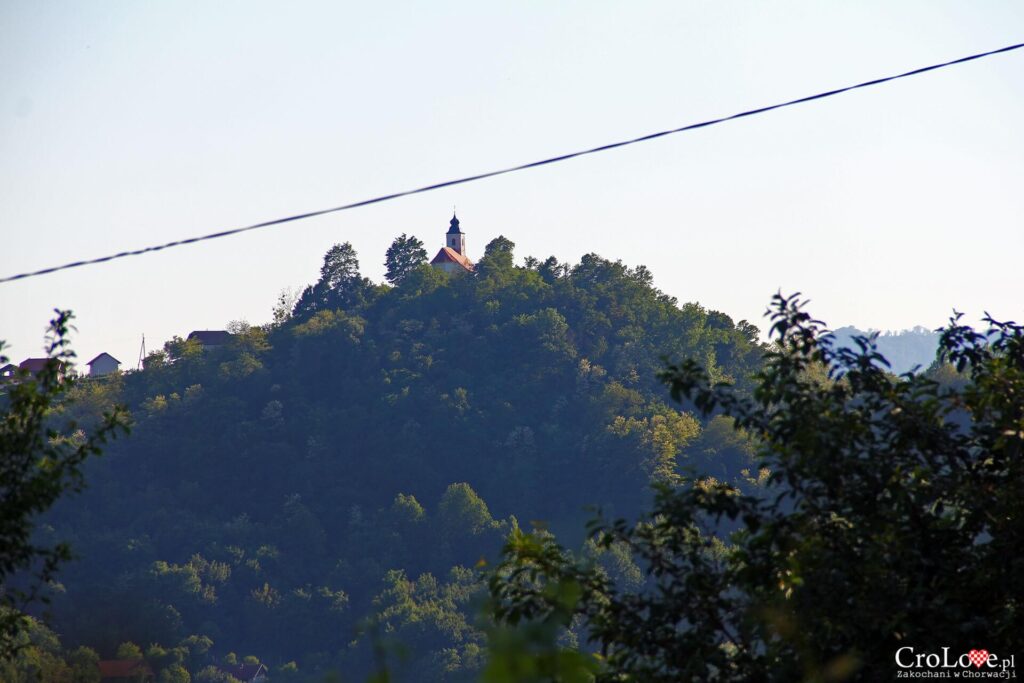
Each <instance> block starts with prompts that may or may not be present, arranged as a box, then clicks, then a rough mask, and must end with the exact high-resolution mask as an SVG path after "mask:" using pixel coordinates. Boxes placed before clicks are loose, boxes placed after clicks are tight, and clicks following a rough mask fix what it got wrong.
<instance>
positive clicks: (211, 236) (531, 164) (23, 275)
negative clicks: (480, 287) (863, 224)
mask: <svg viewBox="0 0 1024 683" xmlns="http://www.w3.org/2000/svg"><path fill="white" fill-rule="evenodd" d="M1022 47H1024V43H1017V44H1016V45H1008V46H1007V47H1001V48H999V49H998V50H989V51H988V52H979V53H978V54H973V55H969V56H967V57H960V58H959V59H953V60H950V61H948V62H942V63H941V64H932V65H931V66H924V67H921V68H919V69H914V70H912V71H906V72H904V73H901V74H896V75H893V76H885V77H883V78H876V79H874V80H870V81H864V82H863V83H858V84H856V85H850V86H846V87H845V88H837V89H835V90H827V91H825V92H819V93H816V94H814V95H808V96H806V97H800V98H798V99H795V100H789V101H788V102H780V103H778V104H771V105H768V106H766V107H759V108H757V109H748V110H746V111H741V112H740V113H738V114H733V115H731V116H723V117H721V118H717V119H709V120H707V121H701V122H700V123H691V124H688V125H685V126H680V127H679V128H672V129H670V130H663V131H659V132H657V133H649V134H647V135H641V136H640V137H637V138H631V139H629V140H621V141H619V142H611V143H608V144H606V145H600V146H599V147H591V148H590V149H584V150H580V151H577V152H569V153H568V154H560V155H558V156H554V157H548V158H547V159H541V160H539V161H531V162H529V163H526V164H520V165H518V166H511V167H509V168H503V169H501V170H497V171H487V172H486V173H477V174H476V175H470V176H465V177H462V178H456V179H454V180H445V181H443V182H439V183H433V184H431V185H424V186H423V187H418V188H416V189H414V190H405V191H403V192H392V193H391V194H385V195H381V196H379V197H373V198H372V199H364V200H362V201H358V202H353V203H351V204H345V205H343V206H335V207H333V208H330V209H320V210H319V211H309V212H307V213H300V214H296V215H294V216H287V217H285V218H275V219H273V220H269V221H264V222H262V223H256V224H254V225H247V226H244V227H240V228H231V229H228V230H221V231H219V232H213V233H210V234H207V235H200V236H198V237H189V238H187V239H181V240H175V241H173V242H167V243H165V244H157V245H153V246H149V247H143V248H141V249H132V250H130V251H122V252H118V253H116V254H110V255H109V256H101V257H98V258H92V259H85V260H82V261H73V262H71V263H65V264H64V265H60V266H52V267H50V268H43V269H42V270H35V271H31V272H28V273H20V274H18V275H10V276H8V277H4V278H0V284H2V283H4V282H13V281H14V280H24V279H25V278H30V277H37V276H39V275H48V274H49V273H56V272H58V271H61V270H68V269H70V268H78V267H79V266H89V265H93V264H95V263H106V262H107V261H113V260H115V259H121V258H125V257H128V256H141V255H142V254H149V253H151V252H154V251H162V250H164V249H171V248H173V247H181V246H184V245H186V244H195V243H196V242H205V241H207V240H214V239H218V238H220V237H229V236H231V235H239V234H241V233H243V232H249V231H250V230H259V229H260V228H269V227H271V226H274V225H282V224H284V223H291V222H293V221H301V220H303V219H306V218H315V217H317V216H325V215H327V214H329V213H337V212H339V211H348V210H349V209H357V208H359V207H361V206H369V205H371V204H379V203H381V202H387V201H391V200H392V199H398V198H399V197H408V196H409V195H414V194H420V193H423V192H431V191H433V190H440V189H442V188H445V187H452V186H453V185H462V184H463V183H471V182H474V181H476V180H483V179H484V178H493V177H495V176H500V175H505V174H506V173H515V172H516V171H525V170H526V169H529V168H537V167H539V166H546V165H548V164H555V163H558V162H560V161H566V160H568V159H574V158H576V157H582V156H586V155H588V154H597V153H598V152H607V151H609V150H612V149H617V148H619V147H626V146H628V145H635V144H637V143H639V142H647V141H648V140H656V139H657V138H662V137H665V136H667V135H674V134H676V133H683V132H686V131H690V130H696V129H698V128H707V127H708V126H714V125H717V124H719V123H725V122H726V121H733V120H735V119H742V118H745V117H748V116H754V115H756V114H764V113H766V112H769V111H772V110H774V109H782V108H783V107H791V106H793V105H795V104H804V103H805V102H813V101H814V100H821V99H825V98H826V97H833V96H834V95H840V94H842V93H845V92H850V91H851V90H857V89H859V88H867V87H870V86H873V85H880V84H882V83H888V82H889V81H896V80H899V79H901V78H908V77H910V76H917V75H919V74H923V73H927V72H929V71H935V70H937V69H943V68H945V67H947V66H953V65H956V64H963V63H964V62H971V61H974V60H975V59H981V58H982V57H991V56H992V55H997V54H1000V53H1003V52H1011V51H1013V50H1019V49H1020V48H1022Z"/></svg>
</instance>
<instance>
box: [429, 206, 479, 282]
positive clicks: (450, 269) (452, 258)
mask: <svg viewBox="0 0 1024 683" xmlns="http://www.w3.org/2000/svg"><path fill="white" fill-rule="evenodd" d="M430 265H432V266H434V267H435V268H440V269H441V270H443V271H444V272H446V273H471V272H473V262H472V261H470V260H469V258H468V257H467V256H466V234H465V233H464V232H462V229H461V228H460V227H459V219H458V218H456V217H455V216H454V215H453V216H452V221H451V224H450V227H449V228H448V234H447V235H445V246H443V247H441V251H439V252H437V256H435V257H434V260H433V261H431V262H430Z"/></svg>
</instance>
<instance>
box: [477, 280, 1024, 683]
mask: <svg viewBox="0 0 1024 683" xmlns="http://www.w3.org/2000/svg"><path fill="white" fill-rule="evenodd" d="M986 320H987V323H988V329H986V330H984V331H983V332H978V331H975V330H973V329H971V328H970V327H967V326H964V325H961V324H960V323H959V321H958V320H956V319H954V320H953V321H951V323H950V325H949V326H948V327H947V328H946V329H944V330H943V331H942V333H941V335H940V352H941V354H942V356H943V358H944V359H945V360H946V361H947V362H949V363H951V364H952V366H953V367H955V369H956V370H957V371H959V372H960V373H963V376H964V378H965V381H964V382H962V383H960V384H946V385H942V384H938V383H936V382H935V381H933V380H932V379H930V378H929V377H927V376H924V375H911V374H907V375H904V376H902V377H895V376H893V375H892V374H890V373H888V372H887V371H886V367H887V364H886V361H885V359H884V358H883V357H882V356H881V355H880V354H879V353H878V352H877V350H876V349H875V347H874V342H873V340H872V339H871V338H864V337H861V338H858V339H857V340H856V346H855V348H856V350H850V349H848V348H837V347H836V346H835V345H834V344H833V340H832V337H831V335H829V334H827V333H826V332H825V330H824V329H823V327H822V325H821V323H819V322H818V321H815V320H813V319H812V318H811V317H810V316H809V315H808V314H807V313H806V312H805V311H804V310H803V309H802V306H801V304H800V303H799V302H798V300H797V299H796V297H793V298H783V297H781V296H780V297H777V298H776V301H775V310H774V313H773V315H772V322H773V325H772V335H773V337H774V338H775V339H776V345H775V347H774V349H773V350H772V351H771V352H770V353H769V354H768V356H767V361H766V364H765V367H764V369H763V370H762V371H760V372H759V373H758V375H757V378H756V386H755V389H754V391H753V393H752V395H746V394H743V393H740V392H738V391H736V389H735V387H733V386H731V385H730V384H729V383H723V382H715V381H714V380H713V379H712V378H711V376H710V375H709V373H708V371H707V369H706V368H704V367H702V366H701V364H699V363H697V362H694V361H686V362H683V363H681V364H678V365H675V366H672V367H670V368H669V369H668V371H667V372H665V373H664V379H665V380H666V381H667V382H668V383H669V386H670V388H671V392H672V395H673V396H674V397H675V398H676V399H679V400H688V401H691V402H693V404H694V405H695V406H696V407H697V408H698V410H699V411H700V412H701V413H702V414H703V415H705V416H708V415H713V414H723V415H726V416H729V417H730V418H732V420H733V425H734V427H735V428H736V429H739V430H744V431H746V432H748V433H750V434H751V435H753V437H754V438H755V441H756V443H757V445H758V452H757V457H758V459H759V461H760V464H761V465H763V467H765V468H768V470H770V475H768V476H766V477H765V478H763V479H762V481H761V487H760V488H755V489H754V490H752V491H749V492H744V491H742V490H740V489H738V488H737V487H735V486H733V485H731V484H728V483H724V482H720V481H717V480H715V479H696V480H691V481H690V482H688V483H686V484H683V485H680V486H676V487H670V486H667V485H662V486H661V487H660V488H659V491H658V495H657V498H656V502H655V505H654V507H653V510H652V512H651V513H650V514H649V515H647V516H646V517H644V518H642V519H641V520H640V521H639V522H638V523H636V524H629V523H627V522H626V521H624V520H618V521H613V522H604V521H599V522H598V523H596V524H595V525H594V526H593V527H592V538H593V539H594V541H595V542H596V543H597V544H599V545H602V546H604V547H612V546H613V545H615V544H624V545H626V546H627V547H629V548H631V549H632V552H633V555H634V557H635V558H636V560H637V562H638V563H639V564H640V565H641V566H642V567H643V568H644V569H645V570H646V571H647V573H648V580H647V581H646V582H645V585H644V586H643V587H642V588H640V589H636V588H630V587H628V586H622V585H618V584H616V583H615V582H613V581H611V580H610V579H609V577H608V575H607V573H605V572H604V571H603V570H602V569H601V568H600V567H599V566H596V565H594V564H592V563H588V562H586V561H580V560H576V559H575V558H573V557H572V556H571V555H570V554H569V553H567V552H565V551H564V550H562V549H561V548H560V547H558V545H557V544H556V543H555V542H554V541H553V540H552V539H551V538H550V537H549V536H547V535H537V536H531V535H528V534H524V533H522V532H519V531H514V532H513V535H512V537H511V540H510V542H509V544H508V545H507V547H506V551H505V552H506V556H505V560H504V562H503V563H502V565H501V566H500V567H499V568H498V570H497V571H496V573H495V574H494V575H493V577H492V579H491V583H490V588H491V593H492V596H493V599H494V601H495V603H494V613H495V614H496V616H497V617H498V618H499V619H500V620H502V621H503V622H504V623H506V624H510V625H513V626H515V625H519V626H521V627H522V626H524V625H525V624H544V623H556V624H561V625H563V626H569V625H570V624H572V623H573V621H572V620H573V619H582V632H583V633H585V634H586V636H587V637H588V638H589V639H590V641H591V643H592V644H593V645H594V646H595V647H596V648H598V649H599V650H600V652H601V653H602V655H603V657H602V658H601V660H600V666H599V667H598V671H599V673H598V675H597V678H598V679H599V680H602V681H620V680H637V681H640V680H642V681H652V682H658V681H664V682H666V683H667V682H668V681H689V680H694V681H697V680H699V681H704V680H729V681H733V680H734V681H750V680H778V681H795V680H808V681H811V680H813V681H827V680H863V681H879V680H892V679H893V678H895V675H896V674H895V671H894V668H895V665H894V655H895V652H896V650H897V649H898V648H900V647H904V646H913V647H916V648H918V651H931V652H938V651H939V648H941V647H949V648H951V652H952V653H953V654H954V657H955V658H956V657H959V656H960V654H961V653H966V652H967V651H968V650H969V649H971V648H975V647H981V645H979V644H980V643H984V647H986V648H987V649H988V651H989V652H995V653H1000V654H1002V653H1005V655H1006V656H1009V655H1010V654H1012V653H1013V652H1019V651H1020V647H1021V645H1022V644H1024V640H1022V634H1024V609H1022V605H1021V593H1020V591H1019V589H1018V586H1019V585H1020V584H1021V579H1022V577H1024V558H1022V557H1021V554H1020V548H1022V547H1024V526H1022V525H1021V523H1020V520H1021V519H1022V517H1021V515H1022V513H1024V459H1022V455H1024V327H1021V326H1018V325H1015V324H1013V323H1003V322H998V321H995V320H992V319H991V318H987V319H986ZM817 367H824V368H826V369H827V373H826V375H825V376H824V377H823V376H821V375H820V374H819V373H817V372H814V371H813V370H815V368H817ZM552 633H553V632H552V631H549V632H548V636H549V637H548V645H549V647H548V649H546V650H545V649H543V648H541V649H540V650H537V649H536V642H534V643H533V645H531V647H534V649H533V650H532V651H531V650H528V649H527V648H526V647H523V648H520V652H519V654H520V656H521V657H527V658H530V657H533V658H535V659H536V658H537V657H542V655H543V656H547V657H549V658H550V656H551V655H550V653H551V652H553V651H556V650H557V648H555V650H552V649H551V648H552V647H554V645H553V642H552V641H551V634H552ZM497 642H499V643H500V642H501V640H500V638H499V640H498V641H497ZM531 652H532V654H531ZM545 653H547V654H546V655H545ZM506 654H507V653H506ZM542 659H543V657H542ZM501 661H504V662H509V661H514V658H513V659H508V658H507V657H506V658H505V659H503V660H501ZM591 665H593V663H591ZM580 666H582V665H580ZM506 668H507V667H506ZM574 671H576V673H577V674H579V673H580V672H581V671H583V669H581V668H580V667H576V669H574ZM499 673H500V672H499ZM584 673H585V671H584ZM559 677H560V678H562V679H563V680H568V678H567V677H566V676H555V678H559ZM495 680H498V679H497V678H496V679H495Z"/></svg>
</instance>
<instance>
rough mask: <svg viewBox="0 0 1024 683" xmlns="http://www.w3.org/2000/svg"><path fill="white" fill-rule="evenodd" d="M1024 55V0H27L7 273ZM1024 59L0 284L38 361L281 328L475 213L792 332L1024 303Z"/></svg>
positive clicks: (16, 82)
mask: <svg viewBox="0 0 1024 683" xmlns="http://www.w3.org/2000/svg"><path fill="white" fill-rule="evenodd" d="M1021 41H1024V3H1021V2H1016V1H1011V0H1005V1H1002V2H991V1H990V2H985V1H978V0H971V1H962V2H942V1H936V0H907V1H900V2H892V0H885V1H877V2H866V1H858V2H840V1H838V0H830V1H825V0H813V1H807V2H765V1H764V0H751V1H746V2H742V1H733V2H729V1H723V0H707V1H700V2H641V1H632V2H599V1H596V0H587V1H579V2H557V3H556V2H539V1H533V2H480V1H479V0H477V1H475V2H430V3H423V2H418V3H413V2H407V3H365V2H323V3H312V2H289V3H269V2H217V3H210V2H174V3H171V2H165V3H150V2H133V3H129V2H113V1H107V2H35V1H32V2H12V1H11V0H6V1H5V2H3V3H2V4H0V235H2V245H0V247H2V248H0V274H2V275H10V274H13V273H16V272H22V271H24V270H29V269H36V268H40V267H45V266H49V265H53V264H56V263H63V262H66V261H69V260H75V259H78V258H82V257H93V256H99V255H103V254H106V253H108V252H113V251H120V250H122V249H125V248H136V247H140V246H145V245H147V244H151V243H157V242H164V241H167V240H170V239H175V238H180V237H187V236H191V235H195V234H200V233H204V232H210V231H214V230H218V229H222V228H226V227H234V226H238V225H244V224H249V223H253V222H257V221H260V220H265V219H269V218H274V217H277V216H280V215H287V214H291V213H295V212H301V211H306V210H313V209H319V208H325V207H329V206H335V205H338V204H342V203H347V202H349V201H354V200H358V199H363V198H367V197H370V196H374V195H377V194H382V193H386V192H390V191H394V190H401V189H407V188H410V187H415V186H419V185H422V184H426V183H428V182H432V181H436V180H440V179H446V178H449V177H452V176H457V175H461V174H465V173H474V172H479V171H484V170H489V169H491V168H495V167H502V166H507V165H512V164H516V163H520V162H524V161H530V160H532V159H534V158H537V157H541V156H546V155H550V154H554V153H560V152H565V151H570V150H573V149H576V148H580V147H588V146H592V145H595V144H599V143H603V142H607V141H611V140H616V139H620V138H624V137H631V136H634V135H638V134H642V133H647V132H650V131H654V130H659V129H663V128H668V127H675V126H678V125H682V124H686V123H689V122H693V121H698V120H701V119H704V118H709V117H714V116H719V115H724V114H731V113H734V112H736V111H739V110H741V109H745V108H749V107H753V106H761V105H764V104H768V103H771V102H774V101H777V100H781V99H789V98H792V97H798V96H802V95H805V94H809V93H812V92H815V91H818V90H822V89H828V88H832V87H836V86H842V85H848V84H851V83H854V82H858V81H861V80H865V79H868V78H873V77H877V76H882V75H887V74H890V73H896V72H899V71H903V70H907V69H910V68H915V67H918V66H923V65H926V64H929V63H932V62H937V61H944V60H947V59H951V58H955V57H959V56H963V55H966V54H970V53H973V52H979V51H983V50H987V49H992V48H996V47H1002V46H1004V45H1007V44H1010V43H1016V42H1021ZM1022 121H1024V52H1019V53H1011V54H1009V55H1004V56H997V57H993V58H990V59H987V60H983V61H980V62H974V63H972V64H968V65H963V66H959V67H955V68H953V69H949V70H945V71H941V72H939V73H934V74H929V75H925V76H921V77H918V78H915V79H910V80H905V81H901V82H898V83H894V84H889V85H883V86H880V87H878V88H874V89H870V90H865V91H860V92H857V93H853V94H849V95H843V96H841V97H837V98H833V99H830V100H827V101H824V102H819V103H814V104H811V105H807V106H804V107H800V108H793V109H789V110H785V111H781V112H775V113H771V114H767V115H765V116H760V117H756V118H753V119H748V120H744V121H738V122H733V123H729V124H726V125H723V126H719V127H715V128H712V129H707V130H702V131H696V132H694V133H689V134H684V135H680V136H674V137H671V138H668V139H663V140H660V141H657V142H652V143H648V144H644V145H640V146H635V147H632V148H629V149H626V150H621V151H615V152H609V153H607V154H604V155H600V156H596V157H590V158H586V159H581V160H575V161H570V162H567V163H564V164H560V165H557V166H553V167H548V168H545V169H540V170H537V171H530V172H526V173H522V174H517V175H513V176H508V177H503V178H498V179H493V180H487V181H483V182H481V183H477V184H472V185H467V186H462V187H458V188H454V189H451V190H446V191H440V192H436V193H431V194H426V195H420V196H418V197H414V198H408V199H401V200H398V201H394V202H390V203H387V204H384V205H378V206H374V207H369V208H365V209H359V210H356V211H351V212H346V213H342V214H336V215H332V216H328V217H324V218H320V219H314V220H310V221H306V222H302V223H294V224H290V225H287V226H284V227H281V228H275V229H270V230H266V231H260V232H256V233H250V234H248V235H245V236H241V237H236V238H228V239H225V240H219V241H215V242H209V243H205V244H202V245H197V246H189V247H183V248H180V249H175V250H172V251H168V252H164V253H159V254H155V255H150V256H144V257H139V258H132V259H127V260H123V261H119V262H114V263H110V264H106V265H100V266H91V267H87V268H82V269H76V270H71V271H68V272H65V273H60V274H56V275H49V276H45V277H40V278H36V279H31V280H27V281H23V282H16V283H9V284H3V285H0V338H6V339H7V340H8V341H9V342H10V343H11V344H12V348H11V349H10V350H9V351H8V355H10V356H12V357H13V358H14V360H15V361H18V360H21V359H22V358H23V357H25V356H28V355H37V354H38V351H39V348H40V343H41V334H42V330H43V327H44V325H45V321H46V320H47V319H48V315H49V311H50V309H52V308H53V307H54V306H61V307H66V308H72V309H74V310H75V312H76V313H77V315H78V328H79V334H78V336H77V340H76V348H77V350H78V351H79V355H80V358H81V360H82V361H85V360H89V358H91V357H92V356H93V355H95V354H96V353H98V352H100V351H104V350H105V351H109V352H110V353H112V354H113V355H115V356H116V357H118V358H119V359H120V360H122V361H124V362H125V363H126V365H129V366H133V365H134V363H135V360H136V357H137V354H138V343H139V337H140V335H141V333H143V332H145V333H146V338H147V342H148V345H149V347H150V348H151V349H152V348H156V347H159V345H160V344H161V343H162V342H163V341H165V340H166V339H168V338H170V337H171V336H172V335H173V334H182V335H184V334H186V333H188V332H189V331H190V330H193V329H207V328H210V329H216V328H221V327H223V326H224V325H225V324H226V323H227V322H228V321H230V320H234V319H247V320H249V321H250V322H253V323H259V322H264V321H266V320H267V319H269V317H270V310H271V307H272V305H273V303H274V299H275V298H276V296H277V294H278V292H279V291H280V290H281V289H282V288H284V287H300V286H302V285H304V284H306V283H308V282H310V281H312V280H314V279H315V277H316V275H317V270H318V267H319V263H320V259H321V256H322V254H323V252H324V251H326V249H327V248H328V247H329V246H330V245H331V244H332V243H334V242H341V241H345V240H349V241H351V242H352V243H353V244H354V245H355V247H356V249H357V250H358V252H359V255H360V259H361V262H362V265H363V272H364V274H366V275H367V276H369V277H371V278H373V279H374V280H380V279H381V278H382V276H383V266H382V265H381V263H382V261H383V257H384V251H385V249H386V248H387V246H388V244H389V243H390V242H391V240H392V239H393V238H394V237H395V236H396V235H398V234H399V233H402V232H406V233H411V234H415V235H416V236H418V237H419V238H420V239H422V240H423V241H424V242H426V244H427V247H428V250H430V251H431V252H433V251H434V250H436V249H437V248H438V247H440V246H441V244H442V239H443V233H444V230H445V229H446V227H447V221H448V218H449V217H450V215H451V207H452V205H453V204H457V205H458V207H459V216H460V218H461V219H462V225H463V229H464V230H465V231H466V233H467V238H468V246H469V251H470V256H471V257H474V258H477V257H479V255H480V253H481V252H482V250H483V247H484V245H485V244H486V242H487V241H489V240H490V239H491V238H493V237H495V236H496V235H498V234H504V235H505V236H507V237H509V238H510V239H512V240H513V241H515V242H516V244H517V255H518V256H520V257H522V256H525V255H534V256H537V257H540V258H543V257H546V256H548V255H552V254H553V255H555V256H557V257H558V258H559V259H562V260H570V261H574V260H576V259H578V258H579V256H580V255H581V254H583V253H585V252H588V251H594V252H597V253H599V254H601V255H603V256H606V257H609V258H621V259H622V260H623V261H625V262H626V263H629V264H639V263H643V264H646V265H647V266H648V267H649V268H650V269H651V270H652V271H653V272H654V275H655V281H656V283H657V285H658V286H659V287H661V288H662V289H663V290H665V291H666V292H668V293H670V294H673V295H675V296H677V297H678V298H679V299H680V300H682V301H699V302H700V303H701V304H703V305H705V306H707V307H709V308H714V309H718V310H721V311H724V312H726V313H728V314H729V315H731V316H733V318H734V319H737V320H739V319H741V318H747V319H750V320H751V321H752V322H754V323H755V324H758V325H760V326H762V327H763V326H764V325H763V320H762V318H761V313H762V312H763V311H764V308H765V304H766V302H767V301H768V299H769V297H770V295H771V294H772V293H773V292H774V291H775V290H777V289H779V288H782V289H783V290H784V291H793V290H801V291H803V292H804V293H806V294H807V295H808V296H810V297H811V298H812V300H813V301H814V304H813V312H815V313H816V314H817V315H818V316H819V317H821V318H823V319H825V320H826V321H828V322H829V323H830V324H832V325H834V326H837V327H838V326H842V325H846V324H853V325H857V326H860V327H874V328H885V329H887V328H903V327H911V326H913V325H918V324H920V325H926V326H929V327H935V326H938V325H940V324H942V322H943V321H944V320H945V319H946V318H947V317H948V314H949V312H950V310H951V309H952V308H953V307H956V308H958V309H961V310H964V311H966V312H968V313H969V314H970V315H971V317H972V318H977V317H978V316H980V314H981V312H982V311H983V310H985V309H987V310H989V311H991V312H992V313H993V314H995V315H997V316H1002V317H1006V318H1016V319H1021V318H1024V299H1022V297H1021V294H1022V292H1024V266H1022V264H1024V225H1022V217H1024V132H1022V124H1021V122H1022Z"/></svg>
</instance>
